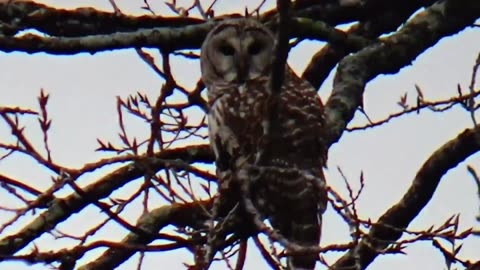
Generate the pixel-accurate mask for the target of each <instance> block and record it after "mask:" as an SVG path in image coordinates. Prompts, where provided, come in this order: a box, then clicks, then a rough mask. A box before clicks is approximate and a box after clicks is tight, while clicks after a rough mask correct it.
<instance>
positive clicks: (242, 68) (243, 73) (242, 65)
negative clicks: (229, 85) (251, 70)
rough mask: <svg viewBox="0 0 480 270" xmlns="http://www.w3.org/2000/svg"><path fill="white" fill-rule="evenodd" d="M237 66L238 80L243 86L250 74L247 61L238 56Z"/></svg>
mask: <svg viewBox="0 0 480 270" xmlns="http://www.w3.org/2000/svg"><path fill="white" fill-rule="evenodd" d="M235 65H236V68H237V80H238V82H239V83H241V84H243V83H245V81H246V80H247V72H248V63H247V60H246V59H242V58H241V57H238V56H237V57H235Z"/></svg>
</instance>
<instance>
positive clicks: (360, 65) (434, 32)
mask: <svg viewBox="0 0 480 270" xmlns="http://www.w3.org/2000/svg"><path fill="white" fill-rule="evenodd" d="M479 16H480V3H479V2H478V1H475V0H462V1H453V0H450V1H440V2H439V3H437V4H434V5H432V6H431V7H429V8H428V9H426V10H425V11H423V12H421V13H419V14H417V15H416V16H415V17H414V18H413V19H411V20H410V21H409V22H408V23H407V24H406V25H405V26H404V27H402V29H400V30H399V31H398V32H397V33H396V34H393V35H391V36H390V37H388V38H385V39H382V40H380V41H379V42H377V43H375V44H374V45H371V46H369V47H366V48H365V49H363V50H361V51H360V52H358V53H356V54H354V55H351V56H347V57H345V58H344V59H343V60H342V61H341V62H340V64H339V66H338V69H337V74H336V76H335V80H334V86H333V91H332V95H331V96H330V98H329V99H328V101H327V103H326V106H325V119H326V127H325V129H326V130H328V134H327V136H326V142H327V145H331V144H333V143H335V142H337V141H338V140H339V139H340V137H341V135H342V133H343V131H344V130H345V128H346V126H347V124H348V122H350V120H351V119H352V118H353V116H354V114H355V111H356V109H357V108H358V107H359V106H362V99H363V92H364V90H365V85H366V83H367V82H368V81H370V80H372V79H374V78H375V77H376V76H378V75H379V74H389V73H396V72H398V71H399V70H400V69H401V68H402V67H404V66H406V65H409V64H410V63H411V61H413V60H414V59H415V58H416V57H417V56H418V55H420V54H421V53H422V52H423V51H425V50H426V49H427V48H429V47H431V46H433V45H435V44H436V43H437V42H438V41H439V40H440V39H441V38H443V37H445V36H449V35H452V34H455V33H457V32H459V31H461V30H463V29H464V28H465V27H467V26H469V25H471V24H473V22H474V21H475V20H476V19H477V18H478V17H479Z"/></svg>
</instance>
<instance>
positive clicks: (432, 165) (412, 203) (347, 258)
mask: <svg viewBox="0 0 480 270" xmlns="http://www.w3.org/2000/svg"><path fill="white" fill-rule="evenodd" d="M479 150H480V126H476V127H475V128H473V129H467V130H465V131H464V132H462V133H461V134H460V135H458V136H457V137H456V138H454V139H452V140H451V141H449V142H447V143H446V144H444V145H443V146H442V147H440V148H439V149H438V150H437V151H435V152H434V153H433V154H432V155H431V156H430V158H429V159H428V160H427V161H426V162H425V163H424V164H423V166H422V168H420V170H419V171H418V173H417V175H416V176H415V179H414V180H413V182H412V185H411V186H410V188H409V189H408V191H407V193H405V195H404V196H403V198H402V199H401V200H400V201H399V202H398V203H396V204H395V205H394V206H392V207H391V208H390V209H388V210H387V212H385V213H384V214H383V215H382V216H381V217H380V218H379V219H378V221H377V222H376V223H375V224H374V225H373V226H372V228H371V230H370V232H369V234H368V236H366V237H364V238H363V239H362V241H360V243H359V244H358V245H357V246H356V247H354V248H352V249H351V250H350V251H349V252H348V253H346V254H345V255H343V256H342V257H341V258H340V259H339V260H338V261H337V262H336V263H335V264H334V265H333V266H332V268H331V269H339V270H340V269H341V270H348V269H351V270H354V269H355V270H358V269H365V268H366V267H367V266H368V265H369V264H370V263H371V262H373V260H374V259H375V258H376V257H377V256H378V255H379V254H381V253H382V250H383V249H385V248H387V247H388V246H389V245H390V244H393V243H394V242H395V241H396V240H398V239H399V238H400V237H401V236H402V233H403V231H404V229H405V228H407V226H408V224H410V222H411V221H412V220H413V219H414V218H415V217H416V216H417V215H418V214H419V213H420V211H421V210H422V209H423V207H425V206H426V205H427V203H428V202H429V201H430V199H431V198H432V196H433V194H434V192H435V190H436V189H437V186H438V184H439V183H440V180H441V179H442V177H443V176H444V175H445V174H446V173H447V172H448V171H449V170H450V169H452V168H455V167H456V166H457V165H458V164H459V163H461V162H462V161H464V160H465V159H466V158H468V157H469V156H471V155H472V154H474V153H476V152H478V151H479ZM358 266H359V267H360V268H358Z"/></svg>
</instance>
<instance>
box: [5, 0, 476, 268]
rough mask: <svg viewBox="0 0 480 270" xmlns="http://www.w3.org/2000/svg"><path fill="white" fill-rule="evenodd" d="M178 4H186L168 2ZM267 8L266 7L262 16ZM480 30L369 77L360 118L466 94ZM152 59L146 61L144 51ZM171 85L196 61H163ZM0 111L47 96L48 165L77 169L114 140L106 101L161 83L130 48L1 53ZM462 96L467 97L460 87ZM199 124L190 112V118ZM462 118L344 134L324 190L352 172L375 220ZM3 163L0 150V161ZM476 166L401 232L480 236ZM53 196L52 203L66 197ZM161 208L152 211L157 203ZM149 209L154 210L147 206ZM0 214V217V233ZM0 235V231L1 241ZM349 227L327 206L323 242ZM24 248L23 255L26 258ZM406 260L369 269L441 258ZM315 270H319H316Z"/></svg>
mask: <svg viewBox="0 0 480 270" xmlns="http://www.w3.org/2000/svg"><path fill="white" fill-rule="evenodd" d="M116 2H117V4H118V5H119V7H120V8H121V9H122V11H124V12H125V13H129V14H142V11H141V10H140V8H139V7H140V6H141V5H142V2H143V1H140V0H138V1H132V0H121V1H120V0H119V1H116ZM151 2H152V3H151V4H152V6H153V8H154V9H155V10H157V11H158V12H159V13H161V14H166V13H167V12H168V11H167V9H166V7H165V5H164V4H163V1H153V0H152V1H151ZM177 2H178V3H179V4H182V3H189V2H190V1H177ZM257 2H258V1H256V0H255V1H254V0H250V1H238V2H235V4H234V3H233V1H222V0H219V4H218V7H217V8H216V14H219V13H223V12H225V13H228V12H232V11H236V12H239V13H243V9H244V6H245V5H247V4H248V5H249V6H255V4H256V3H257ZM273 2H274V1H268V3H267V7H271V6H273V4H274V3H273ZM43 3H45V4H49V5H54V6H58V7H65V8H73V7H80V6H92V7H96V8H99V9H103V10H111V7H110V4H109V2H108V1H107V0H104V1H87V0H82V1H71V0H57V1H54V0H52V1H43ZM479 41H480V29H479V28H476V29H467V30H465V31H463V32H462V33H460V34H458V35H455V36H452V37H448V38H445V39H443V40H442V41H440V42H439V43H438V44H437V46H435V47H434V48H431V49H430V50H428V51H427V52H425V53H424V54H422V55H421V56H420V57H419V58H417V59H416V60H415V61H414V62H413V63H412V65H411V66H408V67H406V68H404V69H402V70H401V71H400V72H399V73H398V74H395V75H389V76H380V77H378V78H377V79H375V80H374V81H372V82H371V83H369V84H368V86H367V89H366V95H365V97H364V100H365V110H366V112H367V113H368V115H369V116H370V117H371V118H372V119H381V118H383V117H385V116H386V115H388V114H390V113H392V112H397V111H400V110H401V108H400V107H399V106H398V105H397V101H398V100H399V98H400V96H401V95H402V94H403V93H405V92H408V99H409V101H410V102H411V104H413V103H414V100H415V93H416V91H415V87H414V85H415V84H417V85H419V86H420V87H421V88H422V90H423V93H424V96H425V98H426V99H428V100H438V99H444V98H447V97H449V96H453V95H456V93H457V86H456V85H457V83H459V84H460V85H461V86H462V87H463V89H467V87H468V84H469V82H470V76H471V69H472V66H473V63H474V61H475V59H476V56H477V54H478V53H479V52H480V45H479V44H480V42H479ZM322 45H323V43H319V42H304V43H302V44H301V45H300V46H298V47H297V48H295V49H293V50H292V52H291V54H290V56H289V63H290V65H291V66H292V67H293V68H294V69H295V70H296V71H297V72H298V73H301V71H303V69H304V67H305V65H306V64H307V63H308V59H309V58H310V56H311V55H312V54H313V53H314V52H315V51H316V50H318V49H319V48H320V47H321V46H322ZM154 53H155V52H154ZM172 64H173V67H172V68H173V70H174V72H175V75H176V78H177V79H178V80H179V81H180V82H183V83H185V85H186V86H188V87H190V88H191V87H193V85H194V84H195V83H196V81H197V79H198V77H199V74H200V73H199V65H198V62H196V61H191V60H184V59H176V60H174V61H173V63H172ZM0 68H1V72H0V97H1V98H0V106H20V107H23V108H35V109H36V108H37V107H38V105H37V99H36V97H37V96H38V94H39V92H40V89H41V88H43V89H44V90H45V91H46V92H48V93H49V94H50V101H49V106H48V109H49V115H50V117H51V118H52V119H53V124H52V128H51V130H50V143H51V148H52V149H53V158H54V159H55V160H57V161H58V162H59V163H62V164H64V165H66V166H72V167H80V166H81V165H82V164H84V163H86V162H92V161H95V160H97V159H98V158H100V157H103V156H104V155H103V154H101V153H97V152H95V151H94V149H95V148H97V147H98V145H97V142H96V139H97V138H102V139H104V140H110V141H113V142H118V138H117V134H118V131H119V128H118V124H117V115H116V108H115V103H116V97H117V96H121V97H126V96H128V95H130V94H133V93H135V92H137V91H140V92H143V93H145V94H147V95H148V96H149V97H150V98H151V99H152V100H153V99H155V98H156V97H157V95H158V93H159V89H160V87H161V85H162V80H161V79H160V78H159V77H158V76H156V75H155V74H154V72H153V71H152V70H151V69H150V68H149V67H148V66H147V65H146V64H145V63H144V62H143V61H142V60H141V59H140V58H139V57H138V56H137V55H136V53H135V51H134V50H133V49H130V50H120V51H115V52H104V53H97V54H95V55H88V54H78V55H75V56H51V55H46V54H41V53H40V54H34V55H28V54H24V53H9V54H5V53H3V52H0ZM478 80H480V78H478ZM331 86H332V83H331V78H329V79H328V81H327V82H325V83H324V85H323V87H322V89H321V92H320V94H321V96H322V98H323V99H325V98H327V97H328V95H329V92H330V89H331ZM465 91H466V90H465ZM190 117H191V118H198V117H200V116H199V115H191V116H190ZM27 119H28V118H25V119H24V120H22V123H24V124H25V125H26V126H27V130H26V132H27V134H29V136H30V138H31V139H32V140H33V141H34V142H35V144H36V145H37V146H40V145H41V142H42V137H41V136H40V133H39V132H38V128H37V121H36V119H34V118H31V119H30V120H27ZM365 122H366V121H365V117H364V116H363V115H361V114H357V115H356V118H355V119H354V120H353V121H352V123H351V125H354V124H362V123H365ZM128 124H129V127H128V129H129V131H130V134H131V135H136V136H139V137H142V136H143V137H144V136H147V134H148V133H149V130H148V129H149V126H148V125H147V124H146V123H142V122H141V121H139V120H138V119H135V120H134V119H132V120H131V121H129V122H128ZM472 125H473V124H472V121H471V120H470V116H469V114H468V113H467V112H465V111H464V110H462V109H461V108H459V107H456V108H455V109H453V110H450V111H448V112H446V113H441V114H440V113H431V112H428V111H422V112H421V113H420V114H418V115H417V114H412V115H409V116H406V117H403V118H400V119H396V120H392V121H391V122H390V123H388V124H386V125H384V126H382V127H378V128H374V129H370V130H367V131H359V132H355V133H353V134H349V133H346V134H345V135H344V136H343V137H342V138H341V140H340V142H339V143H337V144H335V145H334V146H333V147H332V148H331V150H330V154H329V163H328V166H329V169H328V171H327V176H328V182H329V184H330V185H332V186H334V187H335V188H336V189H337V190H339V191H341V192H342V193H343V194H346V193H345V187H344V183H343V180H342V178H341V177H340V175H339V173H338V172H337V170H336V167H337V166H340V167H341V168H342V170H343V172H344V173H345V174H346V176H347V177H348V179H349V181H350V183H351V184H352V185H353V186H354V187H358V179H359V176H360V172H361V171H363V173H364V176H365V184H366V187H365V190H364V192H363V195H362V197H361V199H360V200H359V202H358V210H359V213H360V215H361V217H362V218H364V219H367V218H370V219H372V220H376V219H377V218H378V217H379V215H381V214H382V213H383V212H384V211H385V210H386V209H388V208H389V207H390V206H391V205H392V204H394V203H395V202H397V201H398V200H399V199H400V198H401V196H402V195H403V194H404V193H405V191H406V189H407V188H408V187H409V185H410V183H411V181H412V179H413V177H414V176H415V174H416V172H417V171H418V169H419V168H420V167H421V165H422V163H423V162H424V161H425V160H426V159H427V158H428V157H429V156H430V155H431V154H432V152H433V151H435V150H436V149H437V148H439V147H440V146H441V145H442V144H444V143H445V142H447V141H448V140H450V139H452V138H454V137H455V136H456V135H457V134H459V133H460V132H461V131H463V130H464V129H465V128H469V127H472ZM9 139H10V140H11V136H10V133H9V131H8V129H7V128H6V125H5V124H4V123H3V122H0V141H2V142H4V141H7V142H9ZM0 154H2V152H0ZM479 161H480V158H479V156H478V155H475V156H472V157H471V158H470V159H468V160H467V161H466V162H464V163H462V164H460V165H459V166H458V167H457V168H455V169H453V170H451V171H450V172H449V173H448V174H447V175H446V176H445V177H444V179H443V180H442V182H441V184H440V186H439V188H438V189H437V191H436V193H435V195H434V197H433V199H432V201H431V202H430V204H429V205H428V206H427V207H426V208H425V209H424V210H423V211H422V212H421V214H420V215H419V216H418V217H417V218H416V219H415V221H414V222H413V224H412V225H411V226H410V229H412V230H423V229H426V228H428V227H430V226H431V225H437V226H438V225H441V224H442V223H443V222H444V221H445V220H446V219H447V218H448V217H450V216H451V215H453V214H457V213H460V214H461V215H460V221H461V223H460V224H461V228H462V229H466V228H469V227H472V226H476V228H478V227H479V224H478V223H476V222H475V217H476V215H478V214H479V213H478V212H479V211H478V209H479V200H478V197H477V193H476V192H477V190H476V186H475V185H474V182H473V180H472V179H471V177H470V175H469V174H468V173H467V172H466V165H467V164H470V165H472V166H474V167H476V168H478V169H480V163H479ZM111 170H112V168H106V169H103V170H100V171H96V172H94V173H92V174H90V175H87V176H85V177H82V178H81V179H80V182H79V184H80V185H82V186H83V185H86V184H88V183H91V181H94V180H95V179H97V178H98V177H99V176H101V175H104V174H105V173H106V172H109V171H111ZM0 173H2V174H6V175H9V176H10V177H13V178H18V179H23V180H24V181H25V182H26V183H28V184H30V185H32V186H35V187H37V188H39V189H46V188H47V187H49V185H50V183H51V182H50V176H51V173H50V172H49V171H48V170H46V169H44V168H42V167H41V166H38V165H37V164H36V163H35V162H34V161H32V160H31V159H29V158H25V157H24V156H21V155H15V156H12V157H10V158H8V159H5V160H2V161H0ZM136 185H138V181H137V183H136V184H129V185H127V186H126V187H124V188H123V189H122V190H120V191H118V192H117V193H116V195H118V196H122V195H125V196H126V194H129V192H131V190H132V188H134V186H136ZM4 192H5V191H3V190H1V191H0V205H2V206H15V205H19V204H18V202H15V201H11V200H8V201H6V200H4V199H3V198H6V197H5V193H4ZM69 192H70V191H68V190H66V191H62V192H60V193H59V195H60V196H63V195H67V194H69ZM158 206H160V205H158ZM153 207H155V205H153ZM135 210H136V209H135V208H134V207H132V208H131V209H128V210H127V212H126V213H127V214H126V217H128V219H129V220H130V222H132V223H135V221H136V217H138V215H139V214H140V213H138V211H135ZM8 217H9V216H8V215H7V214H4V213H2V214H1V215H0V224H1V223H3V222H4V220H6V219H7V218H8ZM100 217H102V215H100V214H99V210H98V209H96V208H91V207H90V208H87V209H84V210H83V211H82V212H81V213H79V214H77V215H75V216H73V217H71V218H70V219H68V220H67V221H65V222H64V223H62V224H61V225H60V226H59V229H62V230H64V231H67V232H72V233H77V234H80V233H81V232H82V231H85V230H87V229H88V228H89V225H92V224H96V222H98V221H99V220H102V219H103V217H102V218H100ZM30 220H31V216H26V217H24V218H22V219H21V220H20V221H19V222H17V223H15V225H14V226H12V227H10V228H8V229H7V232H8V233H15V232H16V231H17V230H19V229H20V228H22V227H23V226H24V225H25V224H27V223H28V222H29V221H30ZM125 233H126V231H125V230H124V229H122V228H120V227H119V226H117V225H114V224H113V225H111V226H108V227H107V228H106V229H104V230H102V231H101V232H100V233H99V234H98V235H96V237H93V238H92V239H91V240H98V239H110V240H120V239H121V238H123V236H124V235H125ZM3 236H5V233H3V234H2V237H3ZM348 237H349V231H348V227H347V226H345V225H344V224H343V223H342V221H341V220H340V218H339V217H338V216H336V214H335V213H333V211H332V210H331V209H329V210H328V211H327V213H326V214H325V216H324V227H323V238H322V245H327V244H331V243H346V242H348V240H349V238H348ZM35 243H36V244H37V246H38V247H39V248H40V249H41V250H44V251H46V250H50V249H55V250H57V249H60V248H63V247H69V246H70V247H71V246H72V242H71V241H68V240H54V239H52V237H50V236H43V237H41V238H39V239H37V240H36V241H35ZM31 248H32V245H30V246H29V247H27V248H25V249H24V250H23V252H28V251H29V250H31ZM478 250H480V238H479V237H476V238H469V239H467V240H466V241H465V242H464V247H463V249H462V251H461V252H460V257H461V258H465V259H468V258H470V259H475V258H476V259H479V258H478ZM405 252H406V253H407V255H384V256H379V257H378V259H377V260H376V261H375V262H374V263H373V264H372V265H371V266H370V267H369V269H372V270H375V269H404V268H405V267H409V268H410V269H444V264H443V258H442V255H441V254H440V253H439V252H438V251H437V250H436V249H434V248H432V247H431V244H430V242H424V243H420V242H419V243H415V244H413V245H411V246H410V247H409V248H407V249H406V250H405ZM97 255H98V252H92V253H88V254H87V255H86V256H85V257H84V258H83V259H82V261H81V263H85V262H88V261H90V260H92V259H94V258H95V257H96V256H97ZM340 255H341V254H330V253H329V254H327V255H326V258H327V260H328V261H329V262H334V261H335V259H336V258H338V256H340ZM137 259H138V256H135V257H133V258H132V259H130V260H129V261H128V262H126V263H124V264H123V265H122V266H121V267H120V268H119V269H124V270H131V269H135V267H136V263H137ZM183 262H191V256H190V255H189V254H188V253H186V252H183V251H176V252H169V253H163V254H162V253H150V254H147V256H146V260H145V269H151V267H149V266H152V267H153V266H158V265H159V264H161V265H162V267H163V268H164V269H173V270H175V269H184V266H183V264H182V263H183ZM266 267H267V266H266V264H265V263H264V262H263V260H262V259H261V258H260V257H259V255H258V254H257V252H256V250H255V248H254V247H253V246H250V249H249V255H248V264H247V268H246V269H264V268H266ZM317 268H318V269H324V268H325V267H323V266H320V265H317ZM0 269H2V270H3V269H5V270H10V269H11V270H13V269H18V270H23V269H36V270H40V269H41V270H43V269H49V268H48V266H44V265H39V264H37V265H34V266H27V265H25V264H23V263H12V262H7V263H6V262H2V263H0ZM214 269H226V267H225V265H224V264H221V263H218V264H215V265H214Z"/></svg>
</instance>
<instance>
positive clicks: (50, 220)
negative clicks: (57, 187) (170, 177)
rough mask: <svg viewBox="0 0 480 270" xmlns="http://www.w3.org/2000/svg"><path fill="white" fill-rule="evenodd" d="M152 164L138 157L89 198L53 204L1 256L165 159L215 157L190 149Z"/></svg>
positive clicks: (6, 241) (10, 239)
mask: <svg viewBox="0 0 480 270" xmlns="http://www.w3.org/2000/svg"><path fill="white" fill-rule="evenodd" d="M155 157H156V159H154V160H153V161H152V160H151V159H149V158H148V157H139V158H138V159H137V161H136V162H134V163H131V164H129V165H126V166H124V167H121V168H119V169H117V170H115V171H114V172H112V173H110V174H108V175H106V176H104V177H102V178H101V179H99V180H98V181H96V182H95V183H93V184H91V185H88V186H86V187H85V188H83V192H84V194H87V195H88V198H85V197H82V196H80V195H79V194H77V193H73V194H72V195H70V196H68V197H66V198H62V199H55V200H53V201H52V202H51V203H50V205H49V207H48V210H47V211H45V212H43V213H42V214H40V215H39V216H38V217H37V218H36V219H34V220H33V221H32V222H31V223H30V224H28V225H27V226H25V227H24V228H22V229H21V230H20V231H19V232H18V233H16V234H13V235H10V236H7V237H5V238H3V239H1V240H0V254H3V255H11V254H14V253H16V252H17V251H19V250H20V249H22V248H24V247H25V246H27V245H28V244H29V243H30V242H31V241H33V240H34V239H36V238H38V237H39V236H41V235H42V234H43V233H45V232H47V231H49V230H51V229H52V228H54V227H55V226H57V225H58V224H59V223H61V222H63V221H65V220H66V219H67V218H69V217H70V216H71V215H73V214H75V213H78V212H79V211H81V210H82V209H83V208H85V207H86V206H88V205H89V204H90V203H91V201H92V200H94V201H98V200H100V199H102V198H105V197H107V196H109V195H110V193H112V192H113V191H114V190H116V189H118V188H119V187H122V186H124V185H125V184H127V183H129V182H130V181H133V180H135V179H137V178H139V177H142V176H143V175H144V173H145V171H146V170H150V171H158V170H160V169H162V168H165V166H167V165H168V162H165V161H164V160H165V159H167V160H168V159H173V160H175V159H182V160H184V161H185V162H206V163H211V162H213V155H212V154H211V152H210V148H209V146H208V145H198V146H189V147H184V148H176V149H170V150H164V151H162V152H160V153H157V154H156V156H155Z"/></svg>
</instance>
